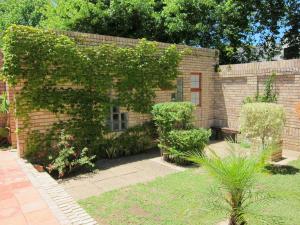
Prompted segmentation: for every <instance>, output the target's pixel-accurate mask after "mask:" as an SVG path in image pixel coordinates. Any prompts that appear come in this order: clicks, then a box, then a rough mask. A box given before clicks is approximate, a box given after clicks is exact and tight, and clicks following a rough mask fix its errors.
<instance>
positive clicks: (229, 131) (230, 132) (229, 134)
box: [221, 127, 241, 142]
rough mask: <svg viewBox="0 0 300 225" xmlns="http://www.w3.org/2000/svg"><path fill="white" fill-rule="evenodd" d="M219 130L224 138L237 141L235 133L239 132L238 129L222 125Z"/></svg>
mask: <svg viewBox="0 0 300 225" xmlns="http://www.w3.org/2000/svg"><path fill="white" fill-rule="evenodd" d="M221 131H222V134H223V137H224V138H225V139H229V140H232V141H233V142H237V135H238V134H240V133H241V132H240V131H238V130H236V129H233V128H230V127H222V128H221Z"/></svg>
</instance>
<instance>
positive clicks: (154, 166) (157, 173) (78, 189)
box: [59, 151, 184, 200]
mask: <svg viewBox="0 0 300 225" xmlns="http://www.w3.org/2000/svg"><path fill="white" fill-rule="evenodd" d="M96 166H97V168H98V169H99V170H96V171H95V172H93V173H87V174H82V175H79V176H76V177H72V178H69V179H64V180H62V181H60V182H59V183H60V184H61V185H62V186H63V187H64V189H65V190H66V191H67V192H68V193H69V194H70V195H71V196H72V197H73V198H74V199H76V200H80V199H85V198H87V197H90V196H94V195H99V194H102V193H104V192H107V191H111V190H114V189H118V188H122V187H126V186H129V185H134V184H137V183H144V182H149V181H151V180H154V179H155V178H157V177H162V176H166V175H168V174H171V173H176V172H178V171H182V170H184V168H182V167H178V166H175V165H173V164H170V163H167V162H165V161H163V160H162V159H161V157H160V154H159V152H158V151H153V152H151V151H150V152H147V153H144V154H138V155H134V156H128V157H122V158H118V159H112V160H99V161H98V162H97V163H96Z"/></svg>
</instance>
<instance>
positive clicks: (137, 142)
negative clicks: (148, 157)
mask: <svg viewBox="0 0 300 225" xmlns="http://www.w3.org/2000/svg"><path fill="white" fill-rule="evenodd" d="M156 138H157V134H156V129H155V127H154V124H153V123H152V122H146V123H144V124H142V125H136V126H134V127H130V128H128V129H127V130H126V131H124V132H122V133H120V134H118V133H115V134H111V137H110V138H108V139H107V140H106V144H105V145H103V146H102V148H104V151H100V154H105V155H104V157H107V158H117V157H121V156H128V155H133V154H137V153H140V152H145V151H147V150H150V149H153V148H155V147H156V142H155V139H156ZM102 157H103V155H102Z"/></svg>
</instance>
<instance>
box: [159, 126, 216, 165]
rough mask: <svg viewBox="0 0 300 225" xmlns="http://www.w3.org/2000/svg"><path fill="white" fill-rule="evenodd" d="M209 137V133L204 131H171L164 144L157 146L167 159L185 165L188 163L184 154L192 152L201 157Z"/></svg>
mask: <svg viewBox="0 0 300 225" xmlns="http://www.w3.org/2000/svg"><path fill="white" fill-rule="evenodd" d="M210 136H211V131H210V130H206V129H191V130H173V131H171V132H170V133H169V134H168V136H167V138H166V141H165V143H162V144H160V145H159V146H160V147H161V149H162V150H163V151H164V155H165V157H167V159H169V160H171V161H173V162H176V163H179V164H186V163H187V162H188V161H187V160H186V159H185V155H186V153H188V152H194V153H197V154H199V155H203V150H204V147H205V146H206V145H207V144H208V142H209V137H210Z"/></svg>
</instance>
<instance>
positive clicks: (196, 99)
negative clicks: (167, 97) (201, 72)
mask: <svg viewBox="0 0 300 225" xmlns="http://www.w3.org/2000/svg"><path fill="white" fill-rule="evenodd" d="M191 102H192V103H193V104H194V105H200V93H199V92H191Z"/></svg>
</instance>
